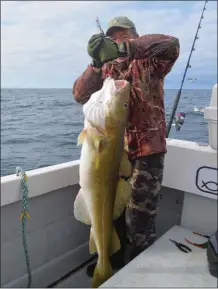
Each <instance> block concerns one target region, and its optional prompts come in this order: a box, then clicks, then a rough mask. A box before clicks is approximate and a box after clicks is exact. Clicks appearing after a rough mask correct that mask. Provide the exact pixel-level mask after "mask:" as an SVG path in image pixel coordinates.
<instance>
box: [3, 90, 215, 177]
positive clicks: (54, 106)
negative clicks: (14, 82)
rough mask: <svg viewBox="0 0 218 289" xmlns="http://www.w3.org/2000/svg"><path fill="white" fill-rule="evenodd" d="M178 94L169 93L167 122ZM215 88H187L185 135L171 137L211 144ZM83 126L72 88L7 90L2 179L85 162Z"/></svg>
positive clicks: (183, 101)
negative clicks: (19, 171)
mask: <svg viewBox="0 0 218 289" xmlns="http://www.w3.org/2000/svg"><path fill="white" fill-rule="evenodd" d="M176 93H177V90H165V108H166V118H167V119H168V118H169V114H170V112H171V109H172V105H173V101H174V97H175V95H176ZM210 95H211V91H210V90H183V92H182V96H181V99H180V103H179V106H178V109H177V112H185V113H186V118H185V123H184V125H183V126H182V128H181V130H180V131H179V132H176V130H175V127H172V128H171V133H170V137H172V138H176V139H183V140H190V141H197V142H203V143H208V129H207V123H206V121H205V120H204V115H203V113H201V112H194V111H193V110H194V107H195V106H196V107H197V108H204V107H205V106H207V105H208V104H209V102H210ZM82 127H83V114H82V106H81V105H80V104H78V103H76V102H75V101H74V100H73V96H72V94H71V90H70V89H2V90H1V176H5V175H8V174H14V173H15V171H16V167H17V166H21V167H22V168H23V169H24V170H26V171H27V170H31V169H36V168H41V167H45V166H49V165H55V164H59V163H63V162H69V161H72V160H76V159H79V156H80V149H81V148H80V147H77V145H76V143H77V136H78V135H79V133H80V131H81V130H82Z"/></svg>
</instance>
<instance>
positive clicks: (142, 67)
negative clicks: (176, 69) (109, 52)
mask: <svg viewBox="0 0 218 289" xmlns="http://www.w3.org/2000/svg"><path fill="white" fill-rule="evenodd" d="M130 45H131V47H134V49H133V50H134V51H135V53H134V55H133V56H132V57H131V58H130V57H126V58H122V59H121V58H119V59H116V60H113V61H109V62H107V63H106V64H104V66H103V67H102V69H101V71H100V72H99V73H97V72H96V71H95V70H94V69H93V67H92V66H91V65H89V66H88V67H87V69H86V70H85V71H84V72H83V74H82V75H81V76H80V77H79V78H78V79H77V80H76V81H75V83H74V85H73V95H74V98H75V100H76V101H77V102H79V103H81V104H84V103H86V101H87V100H88V99H89V98H90V96H91V94H92V93H94V92H95V91H97V90H99V89H101V87H102V84H103V81H104V79H105V78H106V75H107V74H110V75H111V77H113V78H114V79H116V80H117V79H125V80H127V81H129V82H130V83H131V92H130V93H131V95H130V111H129V118H128V126H127V128H126V137H127V139H128V148H129V157H130V159H135V158H137V157H139V156H146V155H151V154H155V153H160V152H166V139H165V136H166V121H165V111H164V90H163V84H164V77H165V76H166V75H167V73H169V72H170V70H171V68H172V66H173V65H174V63H175V61H176V60H177V58H178V56H179V49H180V46H179V40H178V39H177V38H175V37H172V36H166V35H162V34H149V35H144V36H141V37H139V38H137V39H134V40H130Z"/></svg>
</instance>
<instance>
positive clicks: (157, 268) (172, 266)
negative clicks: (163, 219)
mask: <svg viewBox="0 0 218 289" xmlns="http://www.w3.org/2000/svg"><path fill="white" fill-rule="evenodd" d="M184 237H187V238H188V239H190V240H192V241H193V242H196V243H201V242H204V241H205V238H203V237H200V236H196V235H194V234H193V233H192V232H191V231H189V230H187V229H183V228H182V227H180V226H174V227H173V228H171V229H170V230H169V231H168V232H167V233H165V234H164V235H163V236H162V237H160V238H159V239H158V240H157V241H156V242H155V243H154V244H153V245H152V246H151V247H149V248H148V249H147V250H145V251H144V252H142V253H141V254H140V255H139V256H138V257H136V258H135V259H134V260H133V261H132V262H130V263H129V264H128V265H126V266H125V267H124V268H123V269H121V270H120V271H118V272H117V273H116V274H114V275H113V276H112V278H110V279H109V280H108V281H107V282H105V283H104V284H103V285H102V286H101V287H110V288H111V287H119V288H120V287H131V288H134V287H150V288H151V287H167V288H170V287H183V288H184V287H186V288H190V287H191V288H192V287H198V288H199V287H212V288H213V287H214V288H217V279H216V278H215V277H213V276H212V275H210V273H209V270H208V267H207V256H206V250H205V249H199V248H196V247H194V246H192V245H188V246H189V247H190V248H191V249H192V252H190V253H183V252H181V251H180V250H179V249H178V248H177V247H176V246H175V245H174V244H173V243H171V242H170V241H169V239H173V240H176V241H179V242H181V243H184V244H187V243H186V242H185V240H184ZM90 286H91V278H88V277H87V275H86V266H85V267H84V268H82V269H81V270H79V271H78V272H77V273H74V274H72V275H70V276H69V277H67V278H66V279H64V280H62V281H61V282H59V283H58V284H57V285H56V286H54V287H62V288H63V287H65V288H70V287H71V288H72V287H83V288H84V287H90Z"/></svg>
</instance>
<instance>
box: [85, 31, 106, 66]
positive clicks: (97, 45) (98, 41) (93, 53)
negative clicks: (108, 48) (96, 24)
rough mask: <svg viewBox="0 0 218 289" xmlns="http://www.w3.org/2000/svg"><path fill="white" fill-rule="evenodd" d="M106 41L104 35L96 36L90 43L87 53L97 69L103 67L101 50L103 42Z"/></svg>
mask: <svg viewBox="0 0 218 289" xmlns="http://www.w3.org/2000/svg"><path fill="white" fill-rule="evenodd" d="M103 41H104V37H103V35H102V34H101V33H100V34H94V35H92V37H91V38H90V40H89V42H88V47H87V51H88V54H89V56H90V57H91V58H92V59H93V66H94V67H96V68H100V67H102V63H101V61H100V58H99V51H100V49H101V45H102V42H103Z"/></svg>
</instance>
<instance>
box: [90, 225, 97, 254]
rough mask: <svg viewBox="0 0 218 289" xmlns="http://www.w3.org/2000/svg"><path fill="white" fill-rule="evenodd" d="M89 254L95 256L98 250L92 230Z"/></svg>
mask: <svg viewBox="0 0 218 289" xmlns="http://www.w3.org/2000/svg"><path fill="white" fill-rule="evenodd" d="M89 252H90V254H94V253H96V252H97V248H96V245H95V240H94V236H93V230H92V228H91V229H90V237H89Z"/></svg>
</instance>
